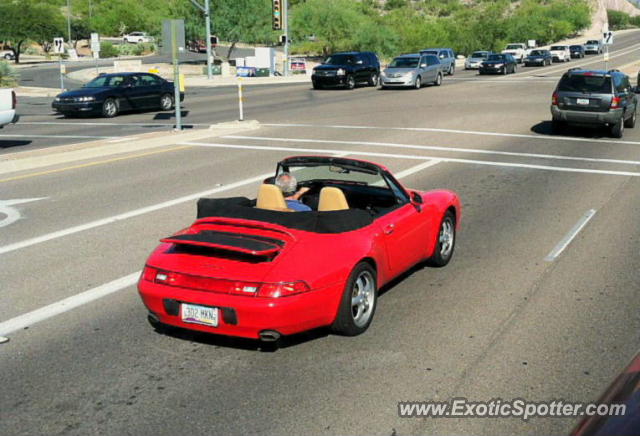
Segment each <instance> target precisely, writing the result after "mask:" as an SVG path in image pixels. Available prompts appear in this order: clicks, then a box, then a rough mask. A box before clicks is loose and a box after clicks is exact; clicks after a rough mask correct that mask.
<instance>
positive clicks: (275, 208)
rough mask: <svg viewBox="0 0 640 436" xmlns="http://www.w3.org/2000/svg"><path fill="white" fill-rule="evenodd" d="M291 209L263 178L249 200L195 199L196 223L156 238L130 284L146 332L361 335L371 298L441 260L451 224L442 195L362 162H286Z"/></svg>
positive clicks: (266, 337) (446, 194) (451, 201)
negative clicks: (293, 183)
mask: <svg viewBox="0 0 640 436" xmlns="http://www.w3.org/2000/svg"><path fill="white" fill-rule="evenodd" d="M283 173H295V175H296V178H297V182H298V183H297V187H296V189H300V188H302V187H306V188H309V190H308V191H307V192H305V193H304V194H303V195H302V196H301V197H300V201H301V202H302V203H304V204H306V205H307V206H309V207H310V209H311V210H309V211H304V212H293V211H292V210H290V209H288V207H287V203H286V201H285V198H284V196H283V195H282V191H281V190H280V188H279V187H277V186H275V185H274V184H273V180H274V177H270V178H268V179H267V180H265V181H264V182H263V184H262V185H261V186H260V187H259V189H258V190H257V191H258V194H257V197H256V198H255V199H254V200H251V199H249V198H245V197H233V198H224V199H208V198H202V199H200V200H199V201H198V215H197V216H198V218H197V220H196V221H195V222H194V223H193V224H191V226H190V227H189V228H187V229H185V230H182V231H179V232H177V233H175V234H173V235H171V236H167V237H166V238H164V239H162V240H161V241H160V242H161V244H160V245H159V246H158V247H157V248H156V249H155V250H154V251H153V253H152V254H151V255H150V256H149V258H148V259H147V261H146V262H145V267H144V270H143V272H142V275H141V277H140V280H139V282H138V291H139V294H140V297H141V299H142V301H143V303H144V305H145V307H146V308H147V310H148V320H149V322H150V323H151V325H152V326H153V327H154V328H156V329H158V330H160V331H162V330H163V329H164V328H165V327H166V326H173V327H179V328H183V329H189V330H197V331H201V332H205V333H211V334H221V335H228V336H235V337H245V338H250V339H260V340H262V341H264V342H276V341H277V340H278V339H280V338H281V337H282V336H283V335H292V334H295V333H299V332H302V331H306V330H310V329H314V328H318V327H324V326H327V327H330V328H331V330H332V331H333V332H335V333H337V334H340V335H344V336H356V335H359V334H361V333H364V332H365V331H366V330H367V328H368V327H369V326H370V324H371V322H372V320H373V316H374V313H375V310H376V306H377V297H378V289H380V287H381V286H383V285H384V284H386V283H389V281H390V280H393V279H394V278H395V277H398V276H400V275H401V274H403V273H405V272H406V271H409V270H410V269H411V268H412V267H413V266H414V265H416V264H419V263H425V264H427V265H431V266H435V267H443V266H445V265H447V264H448V263H449V261H450V260H451V258H452V256H453V253H454V249H455V242H456V233H457V230H458V229H459V227H460V221H461V202H460V198H459V196H458V195H457V194H456V193H455V192H453V191H449V190H443V189H438V190H431V191H417V190H413V189H407V188H405V187H404V186H402V184H401V183H400V182H398V181H397V180H396V178H395V177H394V176H393V175H392V174H391V172H390V171H389V170H388V169H387V168H386V167H384V166H383V165H379V164H376V163H372V162H366V161H362V160H356V159H350V158H344V157H330V156H295V157H289V158H287V159H284V160H282V161H281V162H279V163H278V165H277V169H276V173H275V175H276V176H278V175H281V174H283Z"/></svg>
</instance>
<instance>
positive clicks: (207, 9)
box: [204, 0, 212, 80]
mask: <svg viewBox="0 0 640 436" xmlns="http://www.w3.org/2000/svg"><path fill="white" fill-rule="evenodd" d="M204 9H205V10H204V19H205V25H206V27H207V41H206V44H207V79H209V80H211V61H212V59H211V15H210V14H211V7H210V6H209V0H204Z"/></svg>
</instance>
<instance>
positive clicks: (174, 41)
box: [171, 20, 182, 130]
mask: <svg viewBox="0 0 640 436" xmlns="http://www.w3.org/2000/svg"><path fill="white" fill-rule="evenodd" d="M177 32H178V30H177V26H176V21H175V20H171V58H172V61H173V99H174V107H175V110H176V127H175V130H182V108H181V105H180V67H179V65H178V38H177V35H176V33H177Z"/></svg>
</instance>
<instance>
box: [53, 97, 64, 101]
mask: <svg viewBox="0 0 640 436" xmlns="http://www.w3.org/2000/svg"><path fill="white" fill-rule="evenodd" d="M60 100H62V99H61V98H60V97H56V98H55V100H54V101H60Z"/></svg>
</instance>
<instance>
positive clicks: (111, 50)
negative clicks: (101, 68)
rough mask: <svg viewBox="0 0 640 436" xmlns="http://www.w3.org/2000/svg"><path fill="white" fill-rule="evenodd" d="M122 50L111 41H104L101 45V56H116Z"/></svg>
mask: <svg viewBox="0 0 640 436" xmlns="http://www.w3.org/2000/svg"><path fill="white" fill-rule="evenodd" d="M118 54H120V52H119V51H118V49H117V48H116V47H115V46H114V45H113V44H112V43H110V42H109V41H106V42H103V43H102V44H101V46H100V57H101V58H114V57H116V56H118Z"/></svg>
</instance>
